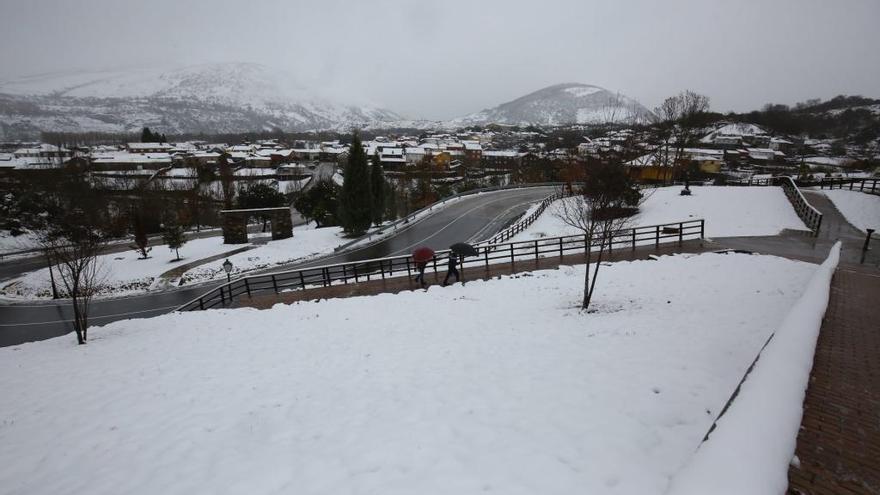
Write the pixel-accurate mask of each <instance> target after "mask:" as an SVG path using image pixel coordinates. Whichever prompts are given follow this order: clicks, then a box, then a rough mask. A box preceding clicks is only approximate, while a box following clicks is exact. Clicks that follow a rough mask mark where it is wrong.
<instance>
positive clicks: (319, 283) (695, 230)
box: [177, 219, 705, 311]
mask: <svg viewBox="0 0 880 495" xmlns="http://www.w3.org/2000/svg"><path fill="white" fill-rule="evenodd" d="M704 234H705V221H704V220H702V219H698V220H686V221H682V222H674V223H667V224H662V225H649V226H643V227H634V228H630V229H623V230H621V231H619V232H615V233H613V235H612V234H610V233H609V234H607V235H605V236H604V238H605V239H608V238H610V239H609V242H610V244H611V247H612V249H613V248H618V249H619V248H623V247H631V248H632V249H635V248H636V247H637V246H644V245H653V246H655V247H659V246H660V244H662V243H666V242H679V243H681V242H683V241H684V240H686V239H702V238H703V237H704ZM602 238H603V236H602V235H597V236H595V237H594V238H593V242H590V243H589V245H590V246H596V245H597V243H598V242H599V240H600V239H602ZM587 245H588V244H587V240H586V238H585V237H584V236H583V235H572V236H563V237H548V238H544V239H538V240H533V241H522V242H511V243H506V244H492V245H488V244H487V245H484V246H480V247H479V248H478V255H477V256H471V257H468V258H464V259H462V260H461V265H460V266H461V272H462V275H464V273H465V270H466V268H468V267H475V266H483V265H485V266H486V267H487V268H488V267H489V265H490V264H494V263H511V264H515V263H517V262H522V261H527V260H539V259H541V258H546V257H551V256H559V257H560V258H562V257H563V256H565V255H566V254H573V253H578V252H585V251H586V247H587ZM449 253H450V252H449V250H443V251H438V252H437V253H436V254H435V256H434V258H433V259H432V260H431V261H430V262H429V264H428V267H429V269H430V270H433V271H434V273H435V274H437V273H439V272H441V271H443V270H444V269H445V266H444V263H443V258H444V257H446V256H449ZM415 273H416V264H415V262H413V260H412V257H411V256H409V255H406V256H394V257H389V258H377V259H370V260H363V261H354V262H347V263H336V264H332V265H324V266H316V267H311V268H303V269H299V270H289V271H284V272H278V273H271V274H266V275H253V276H249V277H241V278H237V279H235V280H233V281H231V282H228V283H226V284H223V285H221V286H219V287H217V288H215V289H213V290H211V291H209V292H207V293H205V294H203V295H201V296H199V297H198V298H196V299H193V300H192V301H190V302H188V303H186V304H184V305H183V306H181V307H180V308H178V309H177V311H197V310H204V309H211V308H217V307H225V306H227V305H229V304H230V303H231V302H232V301H233V300H234V299H235V298H237V297H240V296H242V295H247V296H253V295H257V294H265V293H276V294H277V293H279V292H284V291H290V290H304V289H308V288H314V287H329V286H331V285H338V284H349V283H358V282H366V281H370V280H377V279H380V280H385V279H388V278H393V277H402V276H407V277H412V276H413V275H414V274H415Z"/></svg>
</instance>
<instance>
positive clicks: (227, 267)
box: [223, 258, 232, 283]
mask: <svg viewBox="0 0 880 495" xmlns="http://www.w3.org/2000/svg"><path fill="white" fill-rule="evenodd" d="M223 270H224V271H225V272H226V282H227V283H228V282H232V277H230V276H229V273H230V272H231V271H232V262H231V261H229V258H227V259H226V261H224V262H223Z"/></svg>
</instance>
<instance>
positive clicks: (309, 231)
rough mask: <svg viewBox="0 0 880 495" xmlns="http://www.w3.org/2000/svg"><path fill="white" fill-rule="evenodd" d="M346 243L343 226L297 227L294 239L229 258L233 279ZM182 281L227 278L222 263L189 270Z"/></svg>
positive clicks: (323, 251)
mask: <svg viewBox="0 0 880 495" xmlns="http://www.w3.org/2000/svg"><path fill="white" fill-rule="evenodd" d="M345 242H346V239H345V238H344V237H343V232H342V228H341V227H324V228H321V229H316V228H315V227H314V224H313V223H312V224H308V225H302V226H299V227H294V229H293V237H290V238H288V239H281V240H278V241H269V242H268V243H266V244H264V245H262V246H259V247H257V248H256V249H251V250H249V251H245V252H243V253H238V254H234V255H232V256H230V257H229V261H230V262H231V263H232V266H233V268H232V276H233V277H235V276H239V275H241V274H242V273H244V272H249V271H253V270H260V269H263V268H269V267H272V266H274V265H281V264H285V263H291V262H293V261H297V260H303V259H306V258H310V257H314V256H317V255H321V254H327V253H331V252H333V248H335V247H336V246H339V245H340V244H343V243H345ZM181 278H182V280H183V282H184V283H193V282H200V281H204V280H211V279H215V278H220V279H225V278H226V272H224V271H222V270H219V263H218V264H217V266H210V265H202V266H197V267H195V268H193V269H192V270H189V271H187V272H186V273H184V274H183V276H182V277H181Z"/></svg>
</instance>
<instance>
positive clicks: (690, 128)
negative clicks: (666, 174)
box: [654, 90, 709, 179]
mask: <svg viewBox="0 0 880 495" xmlns="http://www.w3.org/2000/svg"><path fill="white" fill-rule="evenodd" d="M708 111H709V97H708V96H704V95H701V94H699V93H695V92H693V91H690V90H687V91H683V92H681V93H679V94H677V95H675V96H670V97H669V98H666V99H665V100H663V103H662V104H661V105H660V106H659V107H657V108H656V109H655V110H654V113H655V114H657V117H658V119H659V122H657V125H656V126H655V146H656V151H655V153H656V160H657V163H659V164H660V165H662V166H664V167H672V170H673V177H670V179H673V178H674V175H676V173H677V171H678V167H680V166H681V165H682V162H683V161H684V154H685V149H686V148H688V147H690V146H693V145H694V143H695V142H696V140H697V136H698V131H699V130H700V129H701V128H702V127H703V126H704V125H705V117H706V114H707V112H708ZM670 148H671V149H670Z"/></svg>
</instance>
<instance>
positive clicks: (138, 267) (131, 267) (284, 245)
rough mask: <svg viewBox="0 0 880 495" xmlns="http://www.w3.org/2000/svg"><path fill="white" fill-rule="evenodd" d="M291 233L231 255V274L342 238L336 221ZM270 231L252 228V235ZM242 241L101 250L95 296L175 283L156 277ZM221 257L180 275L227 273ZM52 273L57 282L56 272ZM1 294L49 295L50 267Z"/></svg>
mask: <svg viewBox="0 0 880 495" xmlns="http://www.w3.org/2000/svg"><path fill="white" fill-rule="evenodd" d="M293 233H294V235H293V237H291V238H289V239H283V240H279V241H269V242H267V243H265V244H260V245H258V246H256V247H254V248H253V249H248V250H247V251H244V252H242V253H238V254H234V255H230V256H229V260H230V261H231V262H232V263H233V267H234V268H233V275H238V274H241V273H243V272H247V271H252V270H257V269H260V268H266V267H269V266H272V265H276V264H281V263H289V262H292V261H296V260H299V259H305V258H308V257H312V256H315V255H318V254H324V253H329V252H332V251H333V248H334V247H336V246H338V245H339V244H342V243H343V242H344V241H345V239H344V238H343V237H342V231H341V229H340V228H338V227H328V228H322V229H316V228H314V224H309V225H301V226H297V227H294V229H293ZM268 235H269V234H268V233H266V234H252V235H251V240H254V239H256V238H258V237H265V236H268ZM246 247H249V245H247V244H223V238H222V237H219V236H218V237H208V238H204V239H193V240H190V241H187V243H186V244H185V245H184V246H183V247H182V248H180V256H181V259H180V260H179V261H178V260H175V254H174V251H172V250H170V249H168V246H166V245H158V246H153V247H152V250H151V251H150V253H149V258H147V259H140V258H139V255H138V254H137V253H135V252H134V251H133V250H128V251H123V252H121V253H113V254H107V255H102V256H100V257H99V259H98V263H99V266H100V267H101V275H102V279H103V280H102V288H101V290H100V291H99V293H98V297H119V296H125V295H131V294H138V293H143V292H146V291H149V290H157V289H165V288H167V287H166V285H169V284H170V285H172V286H173V285H177V283H178V282H179V280H170V281H164V280H162V279H160V278H159V277H160V275H162V274H164V273H166V272H168V271H170V270H173V269H175V268H179V267H182V266H184V265H186V264H189V263H193V262H196V261H199V260H203V259H205V258H210V257H213V256H217V255H220V254H223V253H229V252H232V251H235V250H238V249H241V248H246ZM251 247H252V246H251ZM222 262H223V260H219V261H214V262H210V263H207V264H204V265H200V266H197V267H195V268H193V269H191V270H188V271H186V272H185V273H184V274H183V276H182V277H180V280H182V281H183V283H184V284H192V283H197V282H203V281H206V280H212V279H225V278H226V272H224V271H223V269H222V267H221V264H222ZM55 276H56V284H58V283H59V282H58V278H57V277H58V274H57V273H56V274H55ZM59 287H61V286H60V285H59ZM0 295H2V296H3V297H6V298H9V299H27V300H33V299H48V298H51V297H52V289H51V282H50V276H49V269H48V268H43V269H40V270H36V271H33V272H30V273H28V274H26V275H25V276H23V277H20V278H17V279H15V280H11V281H9V282H6V283H4V284H3V286H2V287H0Z"/></svg>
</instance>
